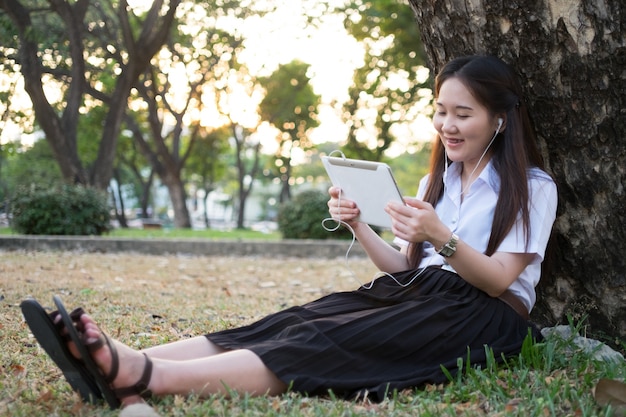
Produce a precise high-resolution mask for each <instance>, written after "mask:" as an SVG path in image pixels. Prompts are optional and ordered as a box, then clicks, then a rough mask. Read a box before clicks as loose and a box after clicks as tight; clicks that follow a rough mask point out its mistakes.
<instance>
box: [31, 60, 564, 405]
mask: <svg viewBox="0 0 626 417" xmlns="http://www.w3.org/2000/svg"><path fill="white" fill-rule="evenodd" d="M435 97H436V98H435V108H436V113H435V115H434V118H433V123H434V127H435V129H436V130H437V133H438V135H437V140H436V141H435V145H434V149H433V154H432V160H431V170H430V174H429V175H428V176H427V177H425V178H424V179H423V180H422V181H421V182H420V184H419V189H418V195H417V198H407V199H406V205H401V204H389V205H388V207H387V212H388V213H389V215H390V216H391V218H392V220H393V229H392V231H393V233H394V235H395V236H396V242H395V243H397V244H398V245H399V246H400V247H401V249H400V250H397V249H396V248H395V247H393V246H391V245H389V244H388V243H386V242H385V241H384V240H382V239H381V238H380V237H379V236H378V235H377V234H376V233H375V232H374V231H372V229H371V228H370V227H369V226H368V225H366V224H363V223H360V222H358V221H357V220H356V219H357V216H358V214H359V208H358V207H356V205H355V204H354V202H352V201H349V200H346V199H342V198H340V195H341V190H339V189H337V188H331V189H330V191H329V193H330V200H329V203H328V206H329V211H330V213H331V215H332V217H333V218H334V219H337V220H341V221H343V222H346V223H347V224H349V225H350V226H351V227H352V228H353V230H354V232H355V234H356V237H357V238H358V240H359V242H360V244H361V246H362V247H363V248H364V249H365V251H366V252H367V254H368V255H369V257H370V258H371V260H372V261H373V262H374V264H375V265H376V266H377V267H378V268H379V269H380V270H381V271H385V272H387V274H385V275H383V276H382V277H381V278H378V279H377V280H375V281H374V282H373V283H371V284H369V285H366V286H362V287H361V288H358V289H356V290H354V291H349V292H341V293H334V294H331V295H328V296H326V297H323V298H321V299H319V300H315V301H312V302H310V303H308V304H305V305H303V306H297V307H292V308H289V309H286V310H284V311H280V312H278V313H275V314H272V315H269V316H267V317H265V318H264V319H262V320H260V321H259V322H256V323H253V324H250V325H248V326H244V327H240V328H236V329H230V330H225V331H221V332H217V333H213V334H208V335H206V337H198V338H194V339H189V340H183V341H179V342H174V343H171V344H166V345H161V346H156V347H152V348H149V349H145V350H143V351H135V350H133V349H131V348H130V347H128V346H125V345H123V344H121V343H119V342H117V341H112V340H110V339H108V338H106V337H105V336H104V335H103V333H102V332H101V331H100V329H99V328H98V326H97V325H96V323H95V322H94V320H93V319H92V318H91V317H89V316H88V315H86V314H84V313H83V312H82V311H80V310H79V311H76V312H75V313H74V314H72V315H68V314H67V313H66V312H65V310H64V308H63V306H62V304H61V303H60V302H58V299H57V302H58V305H59V308H60V313H55V314H53V315H52V316H51V317H47V316H46V317H45V319H42V318H41V317H39V316H37V314H35V313H34V312H33V311H34V307H33V303H34V302H32V300H31V303H30V304H29V303H27V302H25V303H26V304H25V305H23V308H24V314H25V316H26V318H27V322H29V325H31V328H32V329H33V333H35V335H36V336H37V337H38V340H40V341H41V340H42V339H45V337H44V336H45V334H44V333H45V331H46V330H39V331H36V329H37V328H38V324H37V320H40V321H41V320H48V321H49V322H50V323H55V324H56V327H55V329H54V330H47V331H48V332H56V334H61V335H67V334H68V333H69V335H70V336H71V340H70V342H69V343H68V342H60V340H61V336H58V337H57V339H58V340H59V342H56V343H64V346H63V347H62V349H61V348H59V349H61V350H64V353H63V354H62V355H60V354H58V353H55V350H54V349H52V348H51V347H50V346H48V347H47V348H46V351H48V353H50V352H53V353H51V356H53V359H55V361H56V362H57V364H59V366H61V368H62V369H63V370H64V373H65V374H66V376H67V377H68V380H69V381H70V383H71V384H72V385H73V386H74V388H75V389H77V390H79V391H80V392H81V394H83V396H84V397H86V398H87V397H90V396H91V397H101V396H103V397H104V398H105V399H106V400H107V401H108V402H109V404H110V405H111V406H117V405H119V403H118V402H117V401H118V400H119V401H121V402H122V404H130V403H134V402H138V401H142V400H141V397H140V394H143V393H145V391H147V390H149V391H150V392H151V393H152V394H153V395H167V394H181V395H188V394H192V393H193V394H197V395H208V394H212V393H216V392H218V393H224V394H228V390H234V391H237V392H245V393H250V394H254V395H266V394H267V395H275V394H280V393H283V392H285V391H287V390H288V389H290V390H294V391H297V392H301V393H305V394H309V395H316V394H326V393H328V392H329V391H330V390H332V391H333V392H334V393H335V394H337V395H342V396H345V397H355V396H363V395H368V396H369V397H370V398H372V397H373V398H377V399H382V398H384V397H385V396H386V395H387V394H389V393H391V392H392V391H394V390H399V389H404V388H408V387H418V386H420V385H422V384H424V383H429V382H430V383H438V382H444V381H445V380H446V377H445V374H444V372H442V370H441V367H442V366H443V367H445V368H446V369H447V370H448V371H449V372H450V373H452V374H454V373H455V372H457V371H458V369H457V358H462V359H464V360H465V359H468V358H469V361H470V362H471V364H472V365H480V364H484V363H485V361H486V352H485V347H489V348H490V349H491V350H492V351H493V354H494V356H495V357H496V358H501V357H502V356H508V355H514V354H517V353H518V352H519V351H520V348H521V346H522V342H523V340H524V339H525V338H526V337H527V336H528V335H529V334H530V335H531V336H532V337H535V338H540V337H541V336H540V333H539V332H538V331H537V329H536V328H535V327H534V326H533V325H532V323H530V322H529V321H528V313H529V311H530V310H531V309H532V307H533V305H534V302H535V290H534V288H535V286H536V285H537V283H538V281H539V278H540V266H541V262H542V260H543V256H544V251H545V248H546V245H547V242H548V239H549V236H550V232H551V228H552V224H553V222H554V219H555V215H556V205H557V192H556V187H555V184H554V182H553V181H552V180H551V178H550V176H549V175H547V174H546V173H545V172H544V171H543V170H542V161H541V157H540V154H539V152H538V150H537V147H536V144H535V135H534V133H533V130H532V128H531V123H530V120H529V117H528V114H527V111H526V107H525V105H524V103H523V99H522V91H521V88H520V86H519V84H518V81H517V79H516V76H515V74H514V72H513V70H512V69H511V68H510V67H509V66H507V65H506V64H504V63H503V62H502V61H500V60H499V59H497V58H494V57H488V56H470V57H463V58H458V59H455V60H453V61H451V62H450V63H448V64H447V65H446V66H445V67H444V68H443V70H442V71H441V72H440V73H439V74H438V76H437V78H436V81H435ZM398 271H400V272H398ZM38 317H39V318H38ZM61 319H62V321H61ZM48 324H49V323H48ZM39 328H40V329H41V326H39ZM38 334H39V335H38ZM48 343H51V342H48ZM44 347H46V346H44ZM59 349H57V351H58V350H59ZM69 355H71V357H70V356H69ZM59 356H60V357H59ZM74 358H81V359H82V360H81V361H74V362H73V360H74ZM129 387H130V388H129ZM113 388H114V389H115V390H112V389H113ZM119 388H124V389H123V390H117V389H119ZM126 388H129V389H126ZM85 393H86V394H87V395H85Z"/></svg>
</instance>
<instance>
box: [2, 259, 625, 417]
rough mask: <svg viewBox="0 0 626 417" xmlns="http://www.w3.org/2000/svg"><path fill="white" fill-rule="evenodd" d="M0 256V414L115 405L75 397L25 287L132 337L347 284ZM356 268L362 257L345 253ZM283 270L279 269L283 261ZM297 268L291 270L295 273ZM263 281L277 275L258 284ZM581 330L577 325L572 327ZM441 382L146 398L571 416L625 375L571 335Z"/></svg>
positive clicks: (228, 411)
mask: <svg viewBox="0 0 626 417" xmlns="http://www.w3.org/2000/svg"><path fill="white" fill-rule="evenodd" d="M2 256H3V262H2V265H1V266H0V416H5V415H6V416H24V417H27V416H28V417H36V416H58V417H66V416H67V417H69V416H95V417H108V416H117V415H118V414H119V411H111V410H108V409H107V407H106V406H103V405H89V404H82V403H81V402H80V401H79V399H78V397H77V396H76V395H75V394H74V393H73V392H72V391H71V389H70V388H69V386H68V384H67V383H66V382H65V380H64V379H63V377H62V375H60V373H59V371H58V370H57V369H56V368H55V367H54V365H53V364H52V363H51V361H50V360H49V359H48V358H47V356H46V355H45V354H44V353H43V352H42V351H41V349H39V348H38V346H37V344H36V343H35V342H34V340H33V339H32V336H30V335H29V331H28V328H27V326H26V325H25V324H24V322H23V319H22V317H21V313H20V311H19V308H18V305H19V302H20V300H22V299H23V298H25V297H27V296H34V297H36V298H37V299H38V300H40V301H41V302H42V303H43V304H44V305H46V306H49V305H50V304H51V303H50V296H51V294H61V295H62V297H63V300H64V302H65V303H66V306H68V307H75V306H79V305H81V306H84V307H85V308H86V309H87V311H89V312H90V314H91V315H92V316H93V317H94V318H96V319H97V320H98V321H99V322H100V323H101V324H102V325H103V328H104V329H105V330H107V331H108V332H109V334H111V335H112V336H114V337H115V338H118V339H120V340H121V341H123V342H124V343H127V344H129V345H131V346H133V347H135V348H143V347H148V346H151V345H153V344H158V343H165V342H168V341H173V340H179V339H180V338H184V337H189V336H194V335H200V334H204V333H206V332H210V331H214V330H220V329H223V328H226V327H232V326H237V325H242V324H245V323H247V322H249V321H251V320H255V319H257V318H259V317H261V316H263V315H265V314H267V313H269V312H272V311H275V310H276V309H278V308H282V307H284V306H286V305H292V304H301V303H302V302H304V301H306V300H308V299H312V298H317V297H318V296H319V295H320V294H323V293H325V292H327V291H329V290H341V289H345V288H349V287H352V286H353V283H352V282H351V281H350V280H348V279H343V277H345V271H343V267H342V266H339V265H334V264H332V263H328V262H327V261H318V260H301V259H263V258H258V257H251V258H214V257H179V256H167V257H165V256H158V257H157V256H138V255H133V254H90V253H78V252H67V253H57V252H55V253H26V252H23V253H22V252H15V253H4V254H2ZM351 265H352V267H353V268H354V269H355V271H356V272H358V273H359V274H360V275H361V276H363V275H365V274H370V272H371V271H370V270H369V269H368V265H369V264H368V263H367V261H366V260H363V261H361V260H354V261H353V262H351ZM283 270H284V271H286V272H285V273H282V272H281V271H283ZM294 273H295V276H294ZM268 281H272V282H274V283H275V284H276V285H273V286H270V285H260V284H262V283H267V282H268ZM576 330H578V332H579V333H581V334H584V329H576ZM489 357H490V360H489V361H488V364H487V366H486V367H484V368H481V369H475V368H472V367H471V366H467V364H464V363H463V362H462V361H460V362H459V366H460V367H461V368H462V369H465V370H466V372H464V373H463V374H459V375H458V376H455V377H450V381H449V382H448V383H445V384H438V385H427V386H425V387H420V388H419V389H414V390H405V391H402V392H398V393H393V394H392V395H391V396H390V398H389V399H387V400H385V401H383V402H382V403H373V402H370V401H345V400H342V399H338V398H335V397H333V395H332V394H329V395H328V396H325V397H316V398H307V397H305V396H302V395H299V394H295V393H288V394H285V395H282V396H279V397H260V398H252V397H249V396H235V397H234V398H230V399H229V398H224V397H221V396H213V397H209V398H196V397H191V398H183V397H178V396H167V397H163V398H158V399H153V400H151V401H150V404H151V405H152V406H153V407H154V409H155V410H156V411H157V412H158V413H159V414H160V415H161V416H229V417H230V416H233V417H238V416H241V417H244V416H245V417H248V416H294V417H295V416H303V417H350V416H381V415H383V416H393V417H413V416H424V417H431V416H432V417H435V416H493V417H496V416H497V417H504V416H524V417H526V416H533V417H534V416H537V417H545V416H555V417H561V416H572V417H578V416H581V417H596V416H598V417H609V416H617V415H623V414H616V413H614V410H613V409H611V408H610V407H609V406H600V405H598V404H596V402H595V401H594V397H593V389H594V386H595V384H596V383H597V382H598V380H600V379H601V378H609V379H616V380H620V381H624V379H625V378H626V363H624V362H619V363H612V362H602V361H597V360H595V359H594V358H593V357H592V355H591V354H590V353H589V352H586V351H584V350H582V349H581V348H579V347H577V346H576V345H575V344H574V343H572V341H571V340H562V339H559V338H558V337H551V338H550V339H548V340H546V341H543V342H541V343H538V344H534V345H533V344H531V343H527V344H526V345H525V346H524V347H523V349H522V352H521V354H519V355H518V356H516V357H514V358H511V359H509V360H508V361H507V362H505V363H500V362H499V361H496V360H495V359H496V358H494V357H493V356H492V355H491V356H489Z"/></svg>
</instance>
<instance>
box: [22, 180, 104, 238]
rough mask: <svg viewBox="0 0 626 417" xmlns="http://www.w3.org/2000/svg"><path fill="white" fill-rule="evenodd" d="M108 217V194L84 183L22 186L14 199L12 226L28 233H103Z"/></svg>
mask: <svg viewBox="0 0 626 417" xmlns="http://www.w3.org/2000/svg"><path fill="white" fill-rule="evenodd" d="M109 220H110V215H109V208H108V204H107V196H106V194H104V193H102V192H100V191H98V190H95V189H93V188H87V187H83V186H70V185H62V186H60V187H54V188H49V189H45V190H44V189H41V188H39V189H38V188H22V189H20V190H19V191H18V192H17V193H16V196H15V198H13V199H12V201H11V227H13V229H14V230H15V231H16V232H18V233H23V234H28V235H101V234H102V233H104V232H107V231H108V230H109V228H110V225H109Z"/></svg>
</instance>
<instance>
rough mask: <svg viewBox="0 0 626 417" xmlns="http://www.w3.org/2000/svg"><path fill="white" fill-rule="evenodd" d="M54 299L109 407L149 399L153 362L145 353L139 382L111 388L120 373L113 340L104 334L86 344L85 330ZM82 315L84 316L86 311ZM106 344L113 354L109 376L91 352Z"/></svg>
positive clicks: (117, 406) (58, 299)
mask: <svg viewBox="0 0 626 417" xmlns="http://www.w3.org/2000/svg"><path fill="white" fill-rule="evenodd" d="M53 299H54V303H55V304H56V306H57V308H58V309H59V310H58V311H59V314H60V315H61V318H62V319H63V322H64V323H65V327H66V328H67V330H68V333H69V336H70V337H71V340H72V341H73V342H74V343H75V344H76V347H77V349H78V351H79V353H80V356H81V358H82V360H83V363H84V364H85V368H86V369H87V371H88V372H89V374H90V376H91V377H92V378H93V380H94V381H95V383H96V384H97V386H98V387H99V388H100V391H101V392H102V397H103V398H104V400H105V401H106V402H107V403H108V404H109V407H111V408H112V409H115V408H119V407H120V405H121V402H120V400H121V399H124V398H126V397H129V396H131V395H141V396H142V397H149V396H150V395H152V393H151V392H150V390H149V389H148V385H149V383H150V378H151V377H152V361H151V360H150V358H149V357H148V356H147V355H146V354H145V353H144V358H145V360H146V362H145V366H144V371H143V374H142V375H141V377H140V378H139V381H137V383H135V384H134V385H132V386H130V387H124V388H111V384H112V383H113V381H114V380H115V378H116V377H117V374H118V371H119V357H118V354H117V349H116V348H115V345H114V344H113V343H111V340H110V339H109V338H108V337H107V336H106V335H105V334H104V333H102V337H100V338H98V339H97V340H96V341H94V342H91V343H85V341H84V330H83V329H82V327H81V326H78V327H79V328H80V329H79V328H77V327H75V325H74V321H73V320H72V317H71V316H70V314H68V313H67V311H66V310H65V307H64V306H63V303H62V302H61V299H60V298H59V297H58V296H54V297H53ZM82 314H84V311H83V313H82ZM79 318H80V316H79ZM79 322H80V321H79ZM105 344H106V345H107V346H108V347H109V350H110V352H111V370H110V371H109V373H108V374H107V375H103V374H102V371H101V370H100V367H99V366H98V365H97V364H96V362H95V361H94V360H93V358H92V357H91V352H94V351H96V350H98V349H100V348H102V347H103V346H104V345H105Z"/></svg>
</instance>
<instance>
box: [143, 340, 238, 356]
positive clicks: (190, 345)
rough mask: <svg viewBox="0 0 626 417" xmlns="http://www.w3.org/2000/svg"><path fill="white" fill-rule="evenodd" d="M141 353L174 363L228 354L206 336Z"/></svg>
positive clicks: (168, 344) (144, 350)
mask: <svg viewBox="0 0 626 417" xmlns="http://www.w3.org/2000/svg"><path fill="white" fill-rule="evenodd" d="M141 352H143V353H145V354H146V355H148V356H149V357H150V358H153V359H156V358H158V359H168V360H172V361H183V360H189V359H200V358H206V357H209V356H213V355H218V354H220V353H224V352H226V349H223V348H221V347H219V346H217V345H216V344H215V343H213V342H211V341H210V340H209V339H207V338H206V337H205V336H197V337H194V338H191V339H184V340H180V341H176V342H171V343H166V344H164V345H158V346H153V347H150V348H147V349H143V350H142V351H141Z"/></svg>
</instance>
